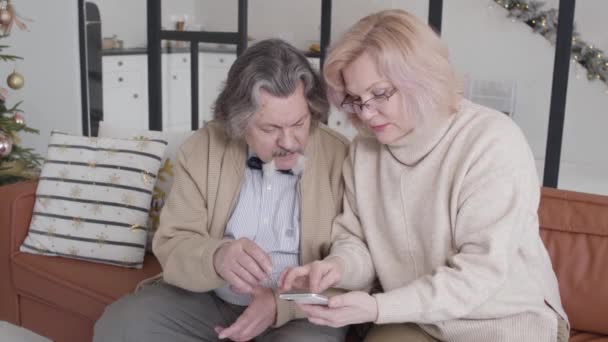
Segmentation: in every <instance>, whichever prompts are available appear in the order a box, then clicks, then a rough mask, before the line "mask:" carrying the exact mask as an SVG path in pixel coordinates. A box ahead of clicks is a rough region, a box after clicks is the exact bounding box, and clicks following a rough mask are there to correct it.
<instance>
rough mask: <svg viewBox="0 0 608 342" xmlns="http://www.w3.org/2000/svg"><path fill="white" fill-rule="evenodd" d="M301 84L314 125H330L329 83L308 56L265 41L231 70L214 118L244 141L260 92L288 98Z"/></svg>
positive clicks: (276, 42)
mask: <svg viewBox="0 0 608 342" xmlns="http://www.w3.org/2000/svg"><path fill="white" fill-rule="evenodd" d="M300 81H302V82H303V85H304V95H305V97H306V102H307V103H308V108H309V110H310V113H311V115H312V117H311V119H312V125H315V124H316V123H318V122H319V121H321V122H326V121H327V117H328V115H329V114H328V112H329V102H328V100H327V95H326V93H325V83H324V82H323V80H322V79H321V77H320V76H319V74H318V73H317V72H316V71H315V70H314V69H313V68H312V66H311V65H310V63H309V62H308V60H307V59H306V56H304V54H303V53H302V52H300V51H299V50H297V49H296V48H294V47H293V46H292V45H290V44H288V43H286V42H285V41H283V40H280V39H267V40H263V41H261V42H259V43H256V44H255V45H252V46H251V47H249V48H247V49H246V50H245V51H244V52H243V54H242V55H241V56H239V57H238V58H237V59H236V61H235V62H234V64H232V66H231V67H230V71H229V72H228V78H227V80H226V83H225V84H224V88H223V89H222V92H221V93H220V95H219V96H218V97H217V99H216V100H215V105H214V108H213V118H214V119H215V120H217V121H219V122H221V123H222V124H223V125H224V127H225V129H226V133H227V134H228V135H229V136H230V137H231V138H234V139H242V138H243V136H244V134H245V129H246V128H247V125H248V124H249V121H250V120H251V118H252V117H253V114H254V113H255V112H256V111H257V110H258V108H259V91H260V89H261V88H262V89H264V90H265V91H267V92H268V93H269V94H270V95H272V96H274V97H281V98H285V97H288V96H289V95H291V94H293V93H294V91H295V90H296V87H297V86H298V84H299V82H300ZM312 125H311V126H312Z"/></svg>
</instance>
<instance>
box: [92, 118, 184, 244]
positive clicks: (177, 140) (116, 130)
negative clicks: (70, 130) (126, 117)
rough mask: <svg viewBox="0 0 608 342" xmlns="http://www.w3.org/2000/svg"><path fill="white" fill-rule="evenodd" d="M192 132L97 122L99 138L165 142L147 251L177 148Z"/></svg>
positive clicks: (165, 194)
mask: <svg viewBox="0 0 608 342" xmlns="http://www.w3.org/2000/svg"><path fill="white" fill-rule="evenodd" d="M192 132H193V131H190V130H183V131H162V132H159V131H145V130H134V129H131V128H129V127H124V126H121V125H119V124H112V123H109V122H106V121H100V122H99V136H100V137H108V138H120V139H135V138H140V137H145V138H148V139H162V140H165V141H167V143H168V145H167V150H166V151H165V156H164V157H163V160H162V162H161V168H160V169H159V170H158V177H157V178H156V183H155V184H154V190H153V194H152V203H151V205H150V215H149V220H148V242H147V246H146V247H147V249H148V251H152V239H153V238H154V233H156V230H157V229H158V223H159V219H160V212H161V209H162V208H163V206H164V204H165V201H166V199H167V196H169V191H170V190H171V187H172V186H173V176H174V175H173V165H175V163H176V162H177V150H178V149H179V146H181V144H182V143H183V142H184V141H185V140H186V139H187V138H188V137H189V136H191V135H192Z"/></svg>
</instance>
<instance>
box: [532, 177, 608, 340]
mask: <svg viewBox="0 0 608 342" xmlns="http://www.w3.org/2000/svg"><path fill="white" fill-rule="evenodd" d="M539 218H540V228H541V231H540V233H541V237H542V239H543V242H544V244H545V246H546V247H547V251H548V252H549V255H550V257H551V261H552V263H553V269H554V270H555V273H556V276H557V279H558V282H559V290H560V295H561V298H562V304H563V306H564V309H565V310H566V313H567V314H568V318H569V320H570V324H571V326H572V328H573V329H575V330H580V331H586V332H593V333H597V334H608V322H607V321H606V316H608V291H606V289H608V274H607V273H606V267H605V263H606V260H608V196H602V195H595V194H585V193H580V192H574V191H567V190H559V189H550V188H543V189H542V197H541V204H540V208H539Z"/></svg>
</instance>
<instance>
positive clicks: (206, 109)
mask: <svg viewBox="0 0 608 342" xmlns="http://www.w3.org/2000/svg"><path fill="white" fill-rule="evenodd" d="M235 59H236V55H235V54H229V53H212V52H201V53H200V54H199V93H198V98H199V127H202V126H203V125H204V123H205V122H206V121H209V120H211V118H212V117H213V112H212V106H213V104H214V102H215V99H216V98H217V96H218V95H219V93H220V91H221V88H222V86H223V85H224V82H225V81H226V77H227V76H228V70H229V69H230V66H231V65H232V63H234V61H235ZM308 60H309V61H310V63H311V64H312V65H313V66H314V67H315V68H317V70H318V68H319V59H318V58H309V59H308ZM161 70H162V71H161V73H162V85H161V86H162V96H163V99H162V103H163V108H162V113H163V130H178V131H183V130H189V129H190V127H191V125H190V118H191V116H192V111H191V103H192V102H191V97H190V96H191V94H190V92H191V84H190V54H189V53H170V54H168V53H163V54H162V56H161ZM103 107H104V120H106V121H108V122H111V123H115V124H120V125H121V126H123V127H129V128H133V129H144V130H145V129H148V57H147V55H145V54H137V55H118V56H104V57H103ZM328 125H329V127H331V128H333V129H335V130H337V131H339V132H340V133H342V134H344V135H345V136H346V137H348V138H350V139H352V138H353V137H354V136H355V134H356V130H355V128H354V127H353V126H352V125H351V124H350V122H349V121H348V120H347V118H346V116H345V115H344V114H343V113H341V112H340V111H338V110H336V109H335V108H333V107H332V109H331V112H330V115H329V121H328Z"/></svg>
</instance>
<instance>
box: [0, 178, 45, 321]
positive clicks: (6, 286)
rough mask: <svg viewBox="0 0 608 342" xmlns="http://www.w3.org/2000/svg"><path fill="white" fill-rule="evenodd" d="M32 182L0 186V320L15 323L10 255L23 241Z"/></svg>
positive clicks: (31, 203) (31, 202)
mask: <svg viewBox="0 0 608 342" xmlns="http://www.w3.org/2000/svg"><path fill="white" fill-rule="evenodd" d="M36 186H37V183H36V182H21V183H15V184H10V185H4V186H0V275H1V276H0V303H2V305H0V321H3V320H4V321H9V322H11V323H17V319H18V315H17V295H16V292H15V289H14V286H13V281H12V276H11V255H12V254H13V253H14V252H15V251H16V250H18V249H19V246H20V245H21V243H22V242H23V239H25V236H26V234H27V230H28V226H29V223H30V219H31V217H32V209H33V206H34V201H35V195H36Z"/></svg>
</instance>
